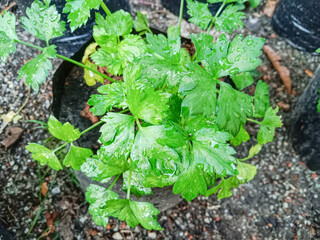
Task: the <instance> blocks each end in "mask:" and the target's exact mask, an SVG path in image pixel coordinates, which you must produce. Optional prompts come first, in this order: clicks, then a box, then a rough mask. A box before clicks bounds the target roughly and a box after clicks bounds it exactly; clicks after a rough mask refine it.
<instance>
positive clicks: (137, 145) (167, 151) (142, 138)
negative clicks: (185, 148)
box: [131, 126, 181, 187]
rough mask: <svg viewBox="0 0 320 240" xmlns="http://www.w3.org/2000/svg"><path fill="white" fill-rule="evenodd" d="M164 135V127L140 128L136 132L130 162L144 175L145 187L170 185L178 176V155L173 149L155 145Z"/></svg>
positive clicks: (179, 162)
mask: <svg viewBox="0 0 320 240" xmlns="http://www.w3.org/2000/svg"><path fill="white" fill-rule="evenodd" d="M164 134H165V132H164V126H149V127H141V128H140V129H139V131H138V132H137V135H136V138H135V141H134V145H133V147H132V151H131V160H132V162H133V164H134V166H135V167H136V169H137V170H139V172H140V173H141V174H143V175H144V177H145V181H144V186H145V187H164V186H168V185H172V184H173V183H174V182H175V181H176V178H177V177H176V175H177V174H179V168H180V165H181V160H180V156H179V154H178V153H177V152H176V151H175V150H174V149H172V148H170V147H168V146H161V145H160V144H159V143H157V140H158V139H161V138H163V137H164ZM142 177H143V176H142Z"/></svg>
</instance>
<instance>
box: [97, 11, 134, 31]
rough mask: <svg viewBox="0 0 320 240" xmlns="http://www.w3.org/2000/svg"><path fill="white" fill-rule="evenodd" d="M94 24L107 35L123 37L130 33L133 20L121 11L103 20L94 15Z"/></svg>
mask: <svg viewBox="0 0 320 240" xmlns="http://www.w3.org/2000/svg"><path fill="white" fill-rule="evenodd" d="M96 22H97V24H98V25H100V26H101V27H103V28H104V30H105V32H106V33H107V34H111V35H116V36H125V35H128V34H129V33H131V32H132V27H133V19H132V17H131V15H130V13H128V12H126V11H123V10H122V9H121V10H118V11H116V12H114V13H112V14H111V15H108V16H106V18H105V19H104V18H103V17H102V16H101V15H100V14H99V13H96Z"/></svg>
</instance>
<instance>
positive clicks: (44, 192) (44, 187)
mask: <svg viewBox="0 0 320 240" xmlns="http://www.w3.org/2000/svg"><path fill="white" fill-rule="evenodd" d="M40 191H41V194H42V195H43V196H44V197H45V196H47V193H48V183H47V182H43V183H42V185H41V187H40Z"/></svg>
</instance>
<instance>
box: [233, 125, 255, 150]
mask: <svg viewBox="0 0 320 240" xmlns="http://www.w3.org/2000/svg"><path fill="white" fill-rule="evenodd" d="M248 140H250V135H249V134H248V133H247V131H246V130H245V129H244V128H243V126H242V127H241V128H240V131H239V133H238V135H237V136H235V137H233V138H232V139H231V140H230V143H231V144H232V145H233V146H239V145H240V144H241V143H243V142H247V141H248Z"/></svg>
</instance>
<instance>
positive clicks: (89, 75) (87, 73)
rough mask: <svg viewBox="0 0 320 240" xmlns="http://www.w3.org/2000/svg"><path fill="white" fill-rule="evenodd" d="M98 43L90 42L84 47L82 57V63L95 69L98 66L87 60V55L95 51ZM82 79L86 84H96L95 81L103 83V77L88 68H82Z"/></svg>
mask: <svg viewBox="0 0 320 240" xmlns="http://www.w3.org/2000/svg"><path fill="white" fill-rule="evenodd" d="M97 46H98V44H97V43H91V44H89V46H88V47H87V48H86V50H85V52H84V56H83V57H82V63H83V64H84V65H86V66H88V67H90V68H92V69H95V70H97V69H98V66H97V65H96V64H94V63H92V62H90V60H89V55H90V54H92V53H94V52H96V51H97V50H96V48H97ZM84 80H85V81H86V84H87V85H88V86H94V85H95V84H96V81H98V82H100V83H104V78H103V77H102V76H100V75H98V74H96V73H94V72H92V71H91V70H89V69H86V68H84Z"/></svg>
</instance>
